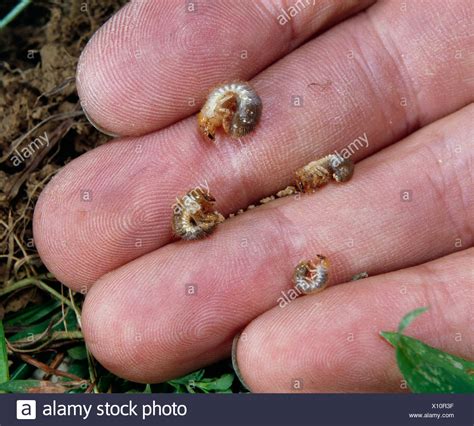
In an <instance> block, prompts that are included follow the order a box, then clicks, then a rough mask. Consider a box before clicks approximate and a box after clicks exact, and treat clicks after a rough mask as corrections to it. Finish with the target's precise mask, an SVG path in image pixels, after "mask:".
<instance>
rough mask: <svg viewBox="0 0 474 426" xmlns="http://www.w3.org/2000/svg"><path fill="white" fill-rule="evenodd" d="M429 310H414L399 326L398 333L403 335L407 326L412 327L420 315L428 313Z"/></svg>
mask: <svg viewBox="0 0 474 426" xmlns="http://www.w3.org/2000/svg"><path fill="white" fill-rule="evenodd" d="M427 310H428V308H425V307H423V308H418V309H414V310H413V311H411V312H408V314H406V315H405V316H404V317H403V318H402V320H401V321H400V324H399V325H398V332H399V333H402V332H403V331H404V330H405V328H407V326H408V325H410V323H411V322H412V321H413V320H414V319H415V318H416V317H417V316H418V315H421V314H422V313H423V312H426V311H427Z"/></svg>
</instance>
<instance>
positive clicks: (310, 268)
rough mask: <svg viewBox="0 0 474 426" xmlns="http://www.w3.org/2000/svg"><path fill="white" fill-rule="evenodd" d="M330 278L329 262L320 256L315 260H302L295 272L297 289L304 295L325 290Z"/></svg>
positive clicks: (294, 282) (294, 277) (294, 279)
mask: <svg viewBox="0 0 474 426" xmlns="http://www.w3.org/2000/svg"><path fill="white" fill-rule="evenodd" d="M328 278H329V260H328V259H327V258H326V257H325V256H323V255H321V254H318V255H317V256H316V258H315V259H314V260H302V261H301V262H300V263H298V265H296V268H295V270H294V272H293V284H294V285H295V288H296V289H297V290H298V291H300V292H301V293H304V294H309V293H314V292H316V291H320V290H322V289H324V288H325V287H326V285H327V283H328Z"/></svg>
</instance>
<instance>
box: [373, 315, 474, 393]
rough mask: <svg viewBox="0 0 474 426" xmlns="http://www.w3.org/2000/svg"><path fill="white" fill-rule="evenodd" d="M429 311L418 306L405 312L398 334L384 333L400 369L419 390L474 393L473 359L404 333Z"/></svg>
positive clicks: (422, 391)
mask: <svg viewBox="0 0 474 426" xmlns="http://www.w3.org/2000/svg"><path fill="white" fill-rule="evenodd" d="M426 310H427V308H418V309H415V310H413V311H411V312H409V313H408V314H407V315H405V316H404V317H403V319H402V320H401V321H400V325H399V326H398V333H394V332H389V331H382V332H380V334H381V335H382V337H383V338H384V339H385V340H387V341H388V342H389V343H390V344H391V345H392V346H394V347H395V353H396V358H397V363H398V368H399V369H400V371H401V372H402V374H403V376H404V378H405V380H406V381H407V383H408V386H409V388H410V389H411V391H412V392H415V393H466V392H474V375H473V373H474V363H473V362H471V361H467V360H464V359H462V358H459V357H457V356H455V355H451V354H449V353H446V352H443V351H440V350H439V349H436V348H433V347H432V346H429V345H426V344H425V343H423V342H421V341H420V340H417V339H414V338H413V337H409V336H405V335H403V334H402V332H403V331H404V330H405V328H406V327H407V326H408V325H409V324H410V323H411V322H412V321H413V320H414V319H415V318H416V317H417V316H418V315H420V314H422V313H423V312H426Z"/></svg>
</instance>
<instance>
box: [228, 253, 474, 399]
mask: <svg viewBox="0 0 474 426" xmlns="http://www.w3.org/2000/svg"><path fill="white" fill-rule="evenodd" d="M473 256H474V250H473V249H468V250H464V251H462V252H460V253H456V254H453V255H450V256H447V257H444V258H441V259H438V260H436V261H433V262H430V263H426V264H423V265H419V266H415V267H413V268H409V269H404V270H400V271H396V272H392V273H389V274H383V275H379V276H376V277H373V278H368V279H364V280H361V281H357V282H352V283H347V284H343V285H339V286H336V287H333V288H330V289H328V290H327V291H325V292H322V293H320V294H317V295H313V296H308V297H302V298H299V299H296V300H294V301H292V302H290V303H289V304H288V305H287V306H285V307H284V308H280V307H276V308H273V309H271V310H270V311H268V312H266V313H264V314H263V315H262V316H260V317H258V318H257V319H255V320H254V321H252V322H251V323H250V325H248V326H247V327H246V328H245V330H244V331H243V333H242V335H241V338H240V340H239V343H238V347H237V359H238V365H239V368H240V372H241V374H242V375H243V378H244V380H245V382H246V383H247V385H248V386H249V387H250V389H252V391H255V392H402V391H404V390H406V389H407V386H406V382H405V381H404V380H403V377H402V376H401V373H400V372H399V370H398V367H397V364H396V360H395V351H394V349H393V347H391V346H390V345H389V344H388V343H387V342H385V341H384V340H383V339H382V338H381V337H380V335H379V332H380V331H396V330H397V327H398V323H399V321H400V320H401V318H402V317H403V316H404V315H405V314H407V313H408V312H409V311H410V310H412V309H416V308H419V307H421V306H428V307H429V310H428V312H427V313H425V314H423V315H422V316H421V317H419V318H418V319H416V320H415V321H414V322H413V323H412V325H410V326H409V328H407V330H406V331H405V334H407V335H409V336H412V337H415V338H417V339H420V340H421V341H423V342H424V343H426V344H428V345H431V346H434V347H436V348H438V349H441V350H444V351H447V352H450V353H453V354H455V355H457V356H460V357H464V358H466V359H472V357H473V350H472V347H473V346H472V344H473V341H472V333H471V332H470V325H471V324H472V309H471V308H472V303H473V301H474V300H473V293H472V274H471V273H469V271H472V259H473Z"/></svg>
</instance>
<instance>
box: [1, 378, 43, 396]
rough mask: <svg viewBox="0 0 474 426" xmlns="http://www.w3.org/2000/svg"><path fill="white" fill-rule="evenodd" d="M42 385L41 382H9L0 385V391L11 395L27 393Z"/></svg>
mask: <svg viewBox="0 0 474 426" xmlns="http://www.w3.org/2000/svg"><path fill="white" fill-rule="evenodd" d="M42 383H44V382H43V381H42V380H10V381H9V382H5V383H0V391H4V392H12V393H27V392H28V391H29V390H30V389H31V388H38V387H40V386H41V384H42Z"/></svg>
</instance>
